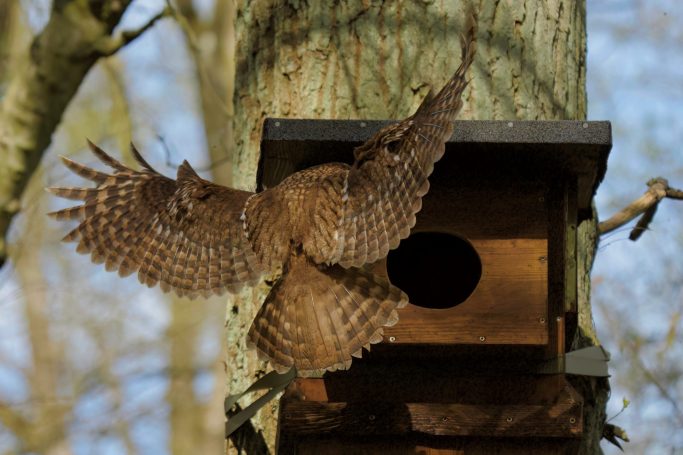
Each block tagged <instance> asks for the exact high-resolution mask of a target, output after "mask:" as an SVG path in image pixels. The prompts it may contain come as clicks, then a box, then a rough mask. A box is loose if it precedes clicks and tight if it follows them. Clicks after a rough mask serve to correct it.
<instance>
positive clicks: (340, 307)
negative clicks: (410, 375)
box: [248, 257, 408, 376]
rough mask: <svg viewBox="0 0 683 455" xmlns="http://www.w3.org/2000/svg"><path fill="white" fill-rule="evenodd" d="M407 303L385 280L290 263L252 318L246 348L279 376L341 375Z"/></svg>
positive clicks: (361, 272)
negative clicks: (290, 373)
mask: <svg viewBox="0 0 683 455" xmlns="http://www.w3.org/2000/svg"><path fill="white" fill-rule="evenodd" d="M407 303H408V297H407V296H406V295H405V294H404V293H403V292H402V291H401V290H400V289H398V288H397V287H395V286H393V285H391V284H390V283H389V281H388V280H387V279H386V278H383V277H380V276H377V275H374V274H372V273H369V272H366V271H364V270H361V269H356V268H349V269H344V268H342V267H340V266H338V265H334V266H332V267H327V266H319V265H316V264H314V263H313V262H311V261H309V260H308V259H306V258H305V257H300V258H295V259H293V260H292V261H290V263H289V264H288V266H285V270H284V273H283V275H282V277H281V278H280V279H279V280H278V282H277V283H276V284H275V286H274V287H273V288H272V289H271V291H270V293H269V294H268V296H267V297H266V300H265V302H264V303H263V306H262V307H261V309H260V310H259V312H258V314H257V315H256V318H255V319H254V322H253V323H252V325H251V328H250V329H249V335H248V343H249V344H250V345H253V346H254V347H256V349H257V352H258V354H259V356H260V357H263V358H266V359H267V360H269V361H270V362H271V364H272V365H273V367H274V368H275V369H276V370H277V371H278V372H285V371H288V370H289V369H290V368H291V367H296V369H297V372H298V373H299V375H300V376H312V375H315V374H321V373H323V372H324V371H325V370H329V371H335V370H345V369H348V368H349V367H350V366H351V360H352V357H360V356H361V352H362V348H365V349H367V350H370V345H371V344H375V343H379V342H380V341H382V336H383V333H384V329H383V327H388V326H392V325H394V324H395V323H396V322H397V321H398V313H397V311H396V309H397V308H401V307H403V306H405V305H406V304H407Z"/></svg>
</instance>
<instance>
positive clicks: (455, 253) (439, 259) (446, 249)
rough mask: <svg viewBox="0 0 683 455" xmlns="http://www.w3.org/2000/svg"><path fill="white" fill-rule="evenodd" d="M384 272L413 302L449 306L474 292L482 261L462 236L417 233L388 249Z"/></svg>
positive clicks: (435, 306)
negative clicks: (385, 271)
mask: <svg viewBox="0 0 683 455" xmlns="http://www.w3.org/2000/svg"><path fill="white" fill-rule="evenodd" d="M387 274H388V275H389V279H390V280H391V282H392V283H393V284H394V285H395V286H398V287H399V288H401V290H403V292H405V293H406V294H408V299H409V300H410V303H412V304H413V305H416V306H420V307H423V308H434V309H445V308H452V307H454V306H456V305H459V304H461V303H462V302H464V301H465V300H467V298H468V297H469V296H470V295H471V294H472V292H474V289H475V288H476V287H477V284H478V283H479V280H480V278H481V260H480V259H479V254H477V251H476V250H475V249H474V247H473V246H472V245H471V244H470V242H468V241H467V240H465V239H463V238H461V237H458V236H456V235H452V234H447V233H443V232H416V233H414V234H412V235H411V236H410V237H408V238H407V239H405V240H403V241H402V242H401V244H400V246H399V247H398V248H397V249H395V250H392V251H390V252H389V256H388V257H387Z"/></svg>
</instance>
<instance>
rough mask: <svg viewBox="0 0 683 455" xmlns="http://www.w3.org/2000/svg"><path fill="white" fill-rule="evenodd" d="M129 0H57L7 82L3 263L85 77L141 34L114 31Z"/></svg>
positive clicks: (0, 153)
mask: <svg viewBox="0 0 683 455" xmlns="http://www.w3.org/2000/svg"><path fill="white" fill-rule="evenodd" d="M130 2H131V0H107V1H99V2H89V1H86V0H55V1H54V3H53V6H52V11H51V14H50V19H49V21H48V23H47V25H46V26H45V28H44V29H43V31H42V32H41V33H40V34H39V35H38V36H36V38H35V39H34V40H33V42H32V44H31V49H30V58H29V59H28V61H27V62H26V63H25V64H23V65H21V67H20V68H19V69H17V70H16V71H14V72H13V75H12V79H11V80H10V81H9V82H8V87H7V91H6V92H5V93H4V96H3V98H2V102H1V103H0V266H2V264H3V263H4V260H5V258H6V257H7V244H6V234H7V231H8V229H9V225H10V223H11V221H12V218H13V217H14V214H16V213H17V212H18V211H19V209H20V208H21V207H20V198H21V195H22V193H23V191H24V189H25V187H26V185H27V183H28V180H29V178H30V177H31V175H32V174H33V172H34V171H35V169H36V167H37V166H38V163H39V162H40V158H41V157H42V155H43V152H44V151H45V149H46V148H47V147H48V146H49V145H50V140H51V137H52V133H53V132H54V131H55V129H56V128H57V125H58V124H59V122H60V120H61V118H62V114H63V113H64V111H65V109H66V107H67V105H68V104H69V102H70V101H71V99H72V98H73V96H74V95H75V93H76V91H77V90H78V87H79V86H80V85H81V82H82V81H83V78H84V77H85V75H86V74H87V73H88V71H89V70H90V68H91V67H92V66H93V65H94V64H95V62H96V61H97V60H98V59H99V58H100V57H102V56H107V55H112V54H113V53H114V52H116V51H117V50H118V49H120V47H122V46H123V45H125V44H126V43H127V42H129V41H130V40H132V39H134V38H135V37H136V36H137V34H136V33H137V32H135V33H132V34H120V35H116V36H114V35H112V31H113V30H114V28H115V27H116V26H117V24H118V23H119V20H120V19H121V16H122V15H123V13H124V11H125V10H126V8H127V7H128V5H129V4H130Z"/></svg>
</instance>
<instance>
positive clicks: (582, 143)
mask: <svg viewBox="0 0 683 455" xmlns="http://www.w3.org/2000/svg"><path fill="white" fill-rule="evenodd" d="M392 122H393V120H303V119H273V118H268V119H266V120H265V122H264V125H263V135H262V142H261V157H260V160H259V166H258V174H257V188H258V189H259V190H260V189H263V188H264V187H272V186H275V185H277V184H278V183H279V182H280V181H281V180H282V179H284V178H285V177H287V176H288V175H289V174H291V173H293V172H296V171H298V170H301V169H305V168H307V167H310V166H314V165H317V164H321V163H326V162H332V161H338V162H346V163H352V162H353V148H354V147H356V146H358V145H360V144H362V143H363V142H365V141H366V140H367V139H369V138H370V137H371V136H372V135H373V134H374V133H375V132H376V131H377V130H379V129H380V128H382V127H383V126H385V125H387V124H389V123H392ZM611 147H612V130H611V125H610V122H607V121H596V122H585V121H574V120H558V121H507V120H502V121H494V120H459V121H456V122H455V131H454V133H453V136H452V137H451V138H450V140H449V141H448V143H447V144H446V154H445V156H444V159H442V162H443V163H442V162H439V163H437V165H436V168H437V169H438V168H439V167H440V166H458V167H460V168H462V167H463V166H468V167H472V169H473V172H478V169H482V168H481V166H485V167H486V169H498V170H499V171H500V172H504V173H506V174H508V175H511V176H514V175H519V176H520V178H521V177H522V176H525V177H528V176H529V175H532V174H539V175H542V176H544V178H553V176H558V177H561V176H562V177H566V176H569V177H572V176H573V177H575V178H576V181H577V189H578V197H577V199H578V200H577V203H578V208H579V210H580V211H583V212H584V214H586V213H585V212H586V211H588V210H589V209H590V207H591V199H592V197H593V195H594V194H595V190H596V189H597V187H598V184H599V183H600V182H601V181H602V178H603V177H604V175H605V171H606V169H607V157H608V154H609V151H610V149H611Z"/></svg>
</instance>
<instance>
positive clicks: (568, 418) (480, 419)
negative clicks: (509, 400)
mask: <svg viewBox="0 0 683 455" xmlns="http://www.w3.org/2000/svg"><path fill="white" fill-rule="evenodd" d="M577 410H578V408H577V407H576V406H573V405H569V404H565V403H561V404H558V405H555V406H552V407H550V408H549V407H547V406H543V405H507V406H497V405H468V404H446V403H386V402H373V403H370V404H365V403H324V402H307V401H301V402H287V403H284V410H283V412H284V414H283V415H284V420H283V421H282V422H281V425H282V430H281V431H283V432H292V433H296V434H298V435H302V436H305V435H311V434H330V433H334V434H348V435H355V436H370V435H395V434H399V435H400V434H409V433H412V432H417V433H424V434H430V435H435V436H479V437H494V436H495V437H565V438H566V437H580V435H581V427H580V423H581V414H580V413H579V412H577Z"/></svg>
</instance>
